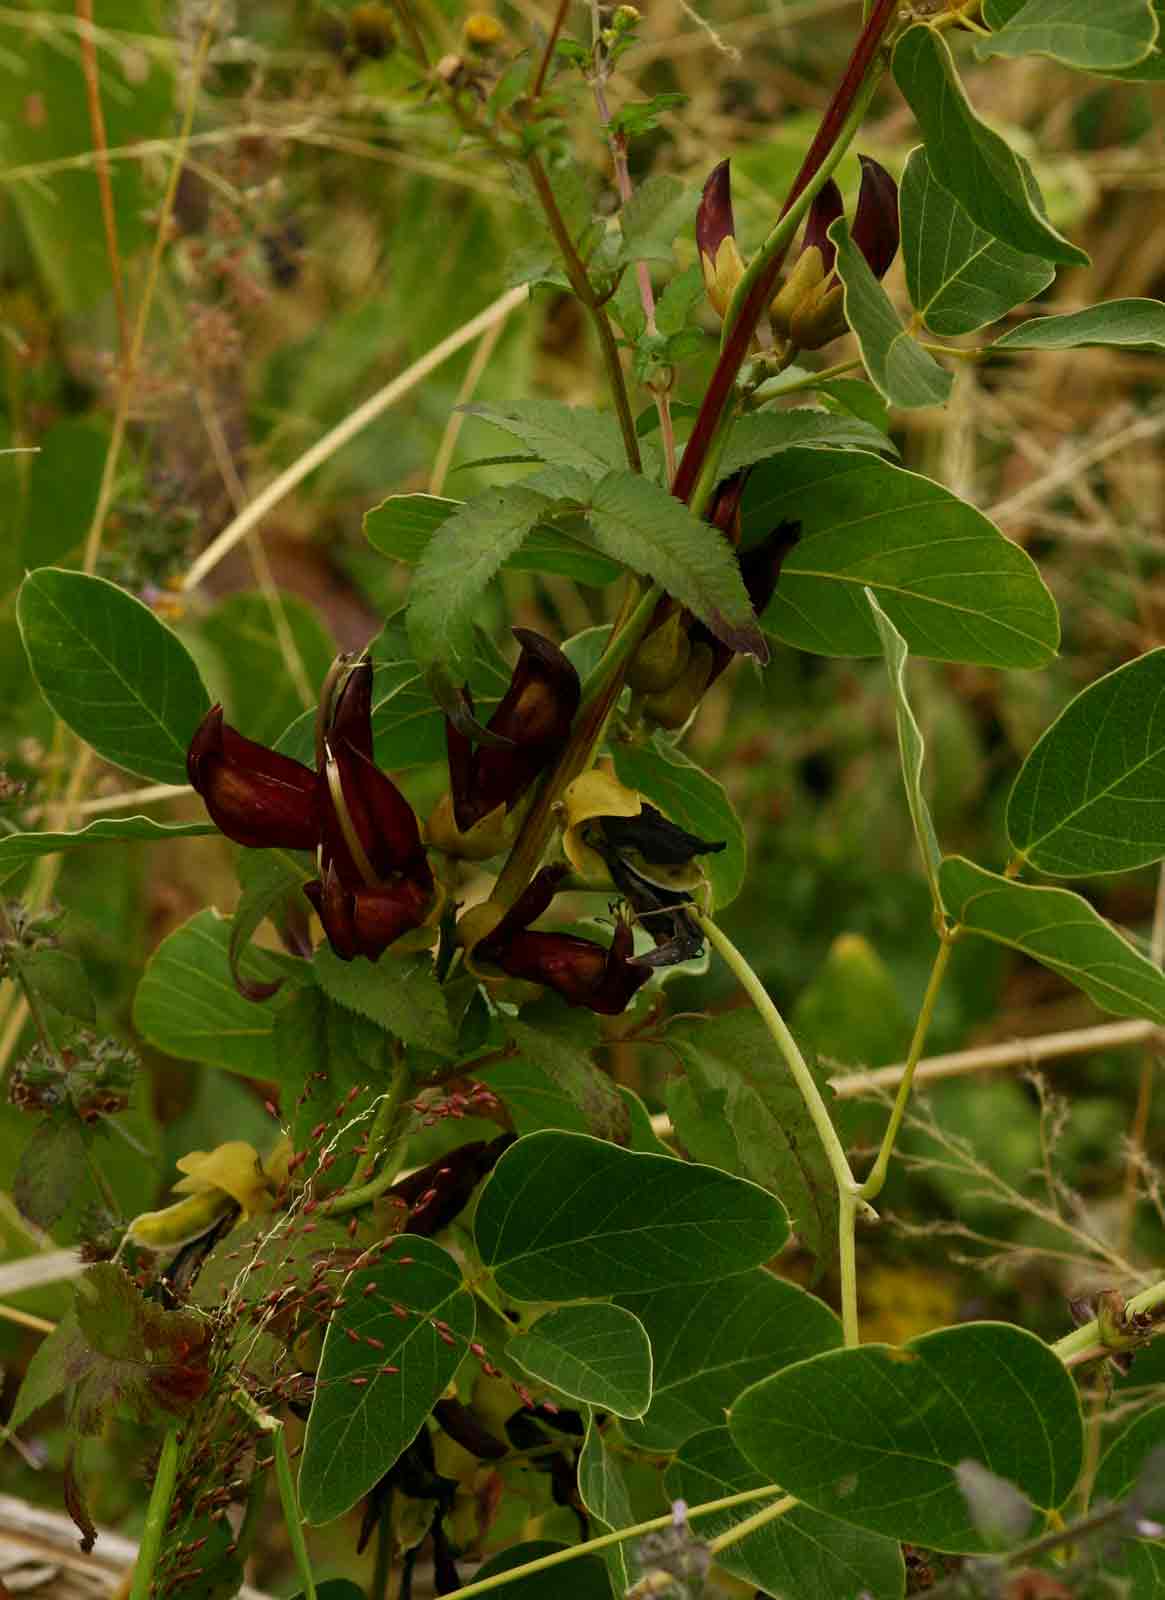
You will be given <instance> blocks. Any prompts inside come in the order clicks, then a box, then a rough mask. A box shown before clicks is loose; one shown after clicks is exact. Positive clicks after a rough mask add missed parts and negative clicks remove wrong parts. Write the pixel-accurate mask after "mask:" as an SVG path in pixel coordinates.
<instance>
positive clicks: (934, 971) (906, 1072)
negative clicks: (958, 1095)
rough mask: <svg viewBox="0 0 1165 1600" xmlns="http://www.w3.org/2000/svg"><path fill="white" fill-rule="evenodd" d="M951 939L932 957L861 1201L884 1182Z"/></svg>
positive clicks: (951, 946)
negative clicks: (920, 1004) (898, 1081)
mask: <svg viewBox="0 0 1165 1600" xmlns="http://www.w3.org/2000/svg"><path fill="white" fill-rule="evenodd" d="M953 949H954V942H953V940H952V939H950V938H949V937H948V936H947V935H945V934H944V935H943V937H942V939H941V940H940V942H939V947H938V954H937V955H936V956H935V958H934V965H933V966H932V967H931V969H930V978H929V980H928V982H927V985H926V993H925V994H924V995H923V997H922V1006H921V1008H920V1010H919V1013H918V1020H917V1022H916V1023H915V1025H914V1037H913V1038H912V1039H911V1041H910V1050H909V1052H908V1054H907V1057H906V1065H905V1067H904V1068H903V1069H902V1079H901V1081H900V1083H899V1085H898V1093H897V1095H896V1096H895V1098H894V1107H893V1110H892V1111H891V1112H890V1120H889V1122H888V1123H887V1124H886V1132H885V1134H884V1135H883V1137H882V1146H881V1149H880V1150H879V1151H878V1158H877V1160H876V1161H875V1162H874V1165H873V1167H872V1168H871V1169H870V1175H869V1177H868V1178H867V1179H866V1181H865V1183H863V1184H862V1187H861V1191H860V1192H861V1196H862V1199H863V1200H874V1199H876V1198H877V1196H878V1195H880V1194H881V1192H882V1189H883V1186H884V1185H885V1182H886V1173H887V1171H888V1170H889V1167H890V1157H891V1156H892V1155H893V1154H894V1141H895V1140H896V1139H897V1137H898V1131H899V1129H900V1128H901V1127H902V1119H903V1117H904V1116H905V1115H906V1106H907V1103H908V1101H909V1099H910V1090H911V1088H912V1086H913V1084H914V1072H915V1069H916V1067H917V1066H918V1063H919V1060H920V1058H921V1056H922V1050H923V1046H924V1045H925V1044H926V1036H927V1034H928V1033H929V1031H930V1023H931V1018H932V1017H933V1016H934V1007H935V1002H936V1000H937V999H938V993H939V990H940V989H941V988H942V983H943V978H944V977H945V976H946V971H947V967H948V965H949V964H950V959H951V951H952V950H953Z"/></svg>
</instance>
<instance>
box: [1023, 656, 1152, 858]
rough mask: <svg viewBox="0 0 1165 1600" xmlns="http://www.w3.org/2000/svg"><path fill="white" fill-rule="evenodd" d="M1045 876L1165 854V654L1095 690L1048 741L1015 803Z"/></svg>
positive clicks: (1131, 665)
mask: <svg viewBox="0 0 1165 1600" xmlns="http://www.w3.org/2000/svg"><path fill="white" fill-rule="evenodd" d="M1007 834H1008V838H1009V839H1010V840H1011V842H1012V844H1013V845H1014V847H1015V849H1016V850H1017V851H1019V852H1020V853H1021V854H1022V855H1023V856H1024V857H1025V858H1026V859H1027V860H1028V861H1030V862H1031V864H1032V865H1033V866H1034V867H1036V868H1038V870H1039V871H1040V872H1047V873H1051V874H1052V875H1053V876H1055V877H1066V878H1071V877H1086V876H1088V875H1089V874H1093V873H1101V872H1128V871H1132V870H1133V869H1134V868H1136V867H1143V866H1148V865H1149V864H1150V863H1152V862H1154V861H1159V860H1161V858H1162V857H1163V856H1165V648H1162V649H1157V650H1150V651H1148V652H1147V653H1146V654H1145V655H1143V656H1139V657H1138V658H1137V659H1136V660H1135V661H1127V662H1126V663H1125V664H1124V666H1122V667H1117V668H1116V670H1115V671H1114V672H1110V673H1108V674H1107V675H1106V676H1105V677H1103V678H1098V679H1097V681H1096V682H1095V683H1092V684H1089V686H1088V688H1087V689H1085V690H1084V691H1083V692H1082V693H1081V694H1078V695H1077V696H1076V698H1075V699H1074V700H1073V701H1072V702H1071V703H1070V704H1069V705H1067V706H1066V707H1065V708H1064V710H1063V711H1062V712H1061V713H1060V715H1059V716H1058V717H1057V718H1056V720H1055V722H1053V723H1052V725H1051V727H1050V728H1048V729H1047V730H1046V732H1045V733H1044V734H1043V735H1042V737H1041V738H1040V740H1039V742H1038V743H1037V744H1036V746H1035V748H1034V749H1033V750H1032V751H1031V753H1030V754H1029V755H1028V758H1027V760H1026V761H1025V762H1024V764H1023V766H1022V768H1021V769H1020V773H1019V776H1018V777H1017V778H1016V780H1015V785H1014V787H1013V789H1012V791H1011V797H1010V799H1009V800H1008V802H1007Z"/></svg>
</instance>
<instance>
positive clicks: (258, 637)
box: [201, 592, 336, 744]
mask: <svg viewBox="0 0 1165 1600" xmlns="http://www.w3.org/2000/svg"><path fill="white" fill-rule="evenodd" d="M279 610H280V612H281V613H282V617H281V621H280V623H279V624H277V622H276V618H275V617H274V616H273V615H272V610H271V607H270V606H269V605H268V604H267V601H266V600H265V599H264V597H263V596H262V595H261V594H256V593H254V592H248V593H244V594H232V595H228V596H227V597H226V599H225V600H220V601H219V603H218V604H217V605H216V606H214V607H213V609H212V610H211V611H209V612H208V613H207V615H206V616H205V617H204V618H203V620H202V623H201V632H202V635H203V637H204V638H205V639H206V640H207V641H208V642H209V643H210V644H211V645H212V646H213V648H214V650H215V652H216V654H217V657H218V659H219V660H220V661H221V662H222V663H223V666H224V667H225V669H226V674H225V675H226V681H225V683H224V684H223V694H222V696H221V697H220V698H221V699H222V701H223V703H224V705H225V707H226V712H227V720H228V721H229V722H231V723H233V724H234V726H235V727H237V728H240V729H242V730H244V731H245V733H246V735H247V738H248V739H256V740H258V742H259V743H260V744H271V743H273V742H274V740H276V739H277V738H278V737H279V735H280V734H281V733H282V732H283V730H284V728H286V726H287V724H288V723H289V722H291V721H292V719H293V718H294V717H296V716H298V715H299V713H300V712H301V711H302V710H303V709H304V701H303V698H302V696H301V695H300V694H299V692H298V690H297V687H296V682H295V679H294V678H293V677H292V675H291V670H290V668H289V666H288V662H287V657H286V655H285V654H284V650H283V647H282V645H281V641H280V636H279V627H280V626H284V625H285V626H286V630H287V638H288V639H289V640H290V643H291V644H292V645H293V646H294V648H295V651H296V653H297V655H298V658H299V663H300V666H301V667H302V669H303V675H304V677H305V679H306V681H307V686H308V688H309V689H310V690H311V691H312V693H313V696H314V694H315V693H316V692H317V691H318V690H319V687H320V685H321V684H322V683H323V681H324V678H325V676H326V675H327V672H328V669H329V667H330V666H331V664H332V660H333V658H334V656H335V654H336V644H335V641H334V640H333V638H332V635H331V633H330V632H329V631H328V629H327V627H326V626H325V624H324V621H323V618H322V617H321V616H320V615H319V613H318V612H317V611H316V609H315V607H314V606H310V605H308V603H307V601H306V600H301V599H300V598H299V596H298V595H294V594H281V595H280V596H279ZM311 709H312V712H313V714H314V711H315V706H314V700H313V704H312V707H311Z"/></svg>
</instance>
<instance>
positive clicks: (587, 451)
mask: <svg viewBox="0 0 1165 1600" xmlns="http://www.w3.org/2000/svg"><path fill="white" fill-rule="evenodd" d="M466 410H467V411H468V412H469V414H470V415H471V416H474V417H480V418H481V420H482V421H483V422H488V423H489V424H490V425H491V427H494V428H501V429H502V430H503V431H504V432H506V433H512V434H513V435H514V437H515V438H517V439H520V440H521V441H522V443H523V444H524V445H525V446H526V448H527V449H528V450H530V451H531V452H532V453H533V454H534V455H535V456H537V458H538V460H539V461H545V462H546V464H547V465H548V466H551V467H573V468H574V469H575V470H576V471H577V472H582V473H585V474H586V476H587V477H588V478H593V479H598V478H602V477H604V476H605V475H606V474H607V473H608V472H610V471H612V470H613V469H614V470H619V469H621V468H624V467H626V465H627V455H626V452H625V450H624V449H623V435H622V433H621V432H620V431H619V423H618V421H617V419H616V418H615V416H614V415H613V414H612V413H611V412H609V411H590V410H588V409H587V408H586V407H585V406H578V407H575V406H567V405H563V404H562V402H561V401H560V400H511V401H510V402H509V403H508V404H507V405H506V407H505V409H504V410H503V409H501V408H499V407H497V406H480V405H479V406H467V407H466Z"/></svg>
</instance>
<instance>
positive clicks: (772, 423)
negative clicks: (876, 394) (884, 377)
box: [719, 406, 898, 478]
mask: <svg viewBox="0 0 1165 1600" xmlns="http://www.w3.org/2000/svg"><path fill="white" fill-rule="evenodd" d="M798 447H801V448H803V449H807V450H808V449H819V450H821V449H830V450H842V449H846V448H849V447H853V448H854V449H858V450H873V451H882V450H886V451H889V452H890V453H891V454H893V455H897V454H898V451H897V448H896V447H895V446H894V445H893V444H892V443H891V441H890V440H889V439H887V437H886V435H885V434H884V433H883V432H882V431H881V430H880V429H878V428H875V427H874V425H873V424H872V423H870V422H863V421H862V420H861V419H860V418H859V417H852V416H837V415H836V414H835V413H834V412H832V411H816V410H814V409H813V407H812V406H797V407H795V408H794V409H793V410H792V411H753V412H749V413H746V415H744V416H743V417H738V418H737V420H736V422H735V423H734V424H733V427H732V432H731V433H730V434H729V435H728V443H727V445H726V446H725V449H724V454H723V456H722V457H721V460H720V469H719V470H720V475H721V477H722V478H728V477H731V476H732V474H733V473H734V472H739V471H740V469H741V467H750V466H751V465H752V464H753V462H754V461H763V460H764V459H765V458H766V457H767V456H775V455H779V454H780V452H781V451H782V450H795V449H797V448H798Z"/></svg>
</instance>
